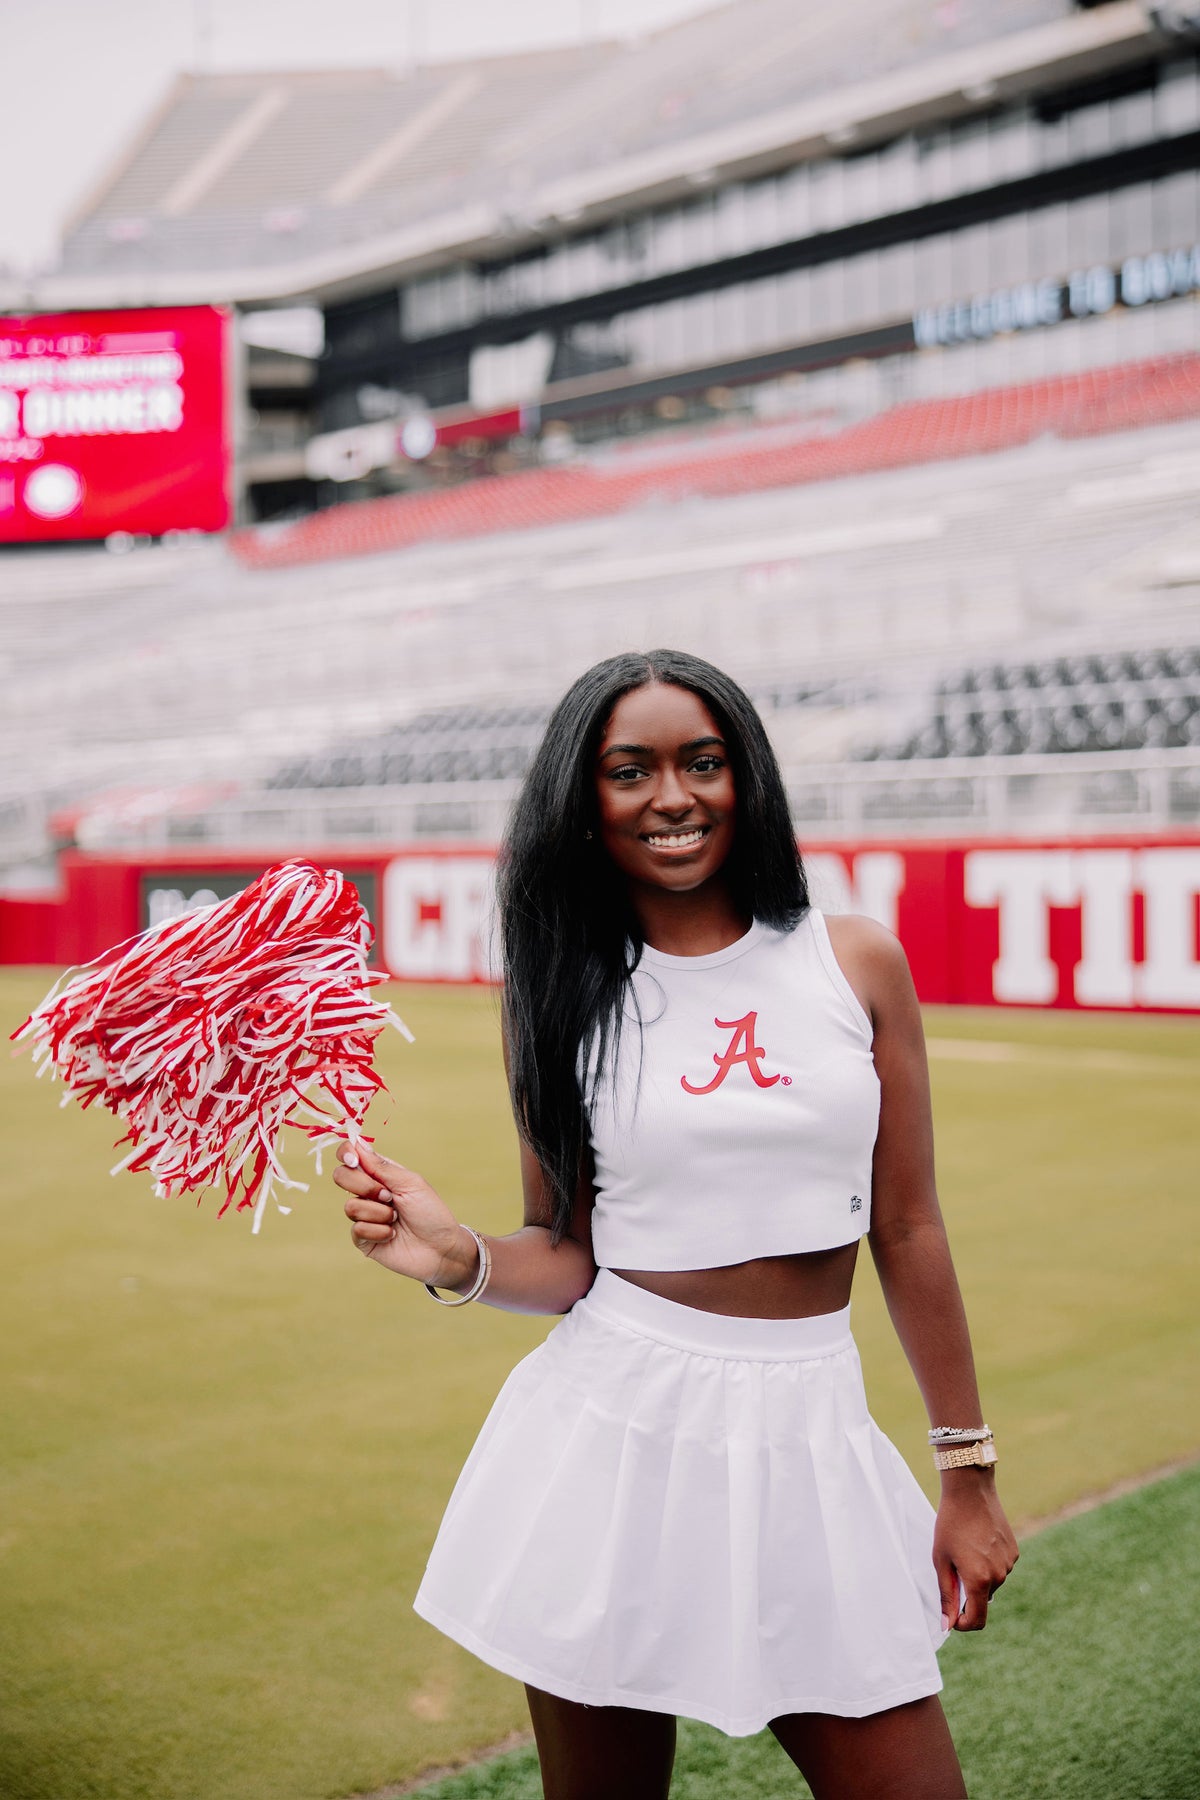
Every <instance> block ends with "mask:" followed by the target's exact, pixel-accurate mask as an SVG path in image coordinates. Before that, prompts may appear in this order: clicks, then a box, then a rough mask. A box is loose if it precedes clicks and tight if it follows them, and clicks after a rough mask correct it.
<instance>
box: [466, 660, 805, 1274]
mask: <svg viewBox="0 0 1200 1800" xmlns="http://www.w3.org/2000/svg"><path fill="white" fill-rule="evenodd" d="M654 682H663V683H668V684H670V685H671V686H674V687H681V688H687V689H688V690H689V691H690V692H691V693H693V694H695V695H696V696H697V698H698V699H700V700H702V701H703V703H704V705H705V706H706V707H707V708H708V710H709V712H710V713H711V714H712V716H713V718H714V719H715V720H716V721H717V723H718V725H719V726H720V728H721V733H722V736H723V737H724V739H725V744H726V750H727V753H728V756H729V763H730V768H731V771H732V774H733V780H734V794H735V798H736V808H737V810H736V816H735V829H734V840H733V847H732V849H731V851H730V854H729V860H728V862H727V863H726V865H725V875H726V878H727V880H728V882H729V884H730V891H731V894H732V896H733V898H734V900H735V902H736V903H737V905H738V907H739V909H740V910H741V911H742V912H744V913H745V914H746V915H748V916H749V917H750V918H753V919H758V920H761V921H762V922H763V923H764V924H766V925H773V926H776V927H778V928H780V929H784V930H788V929H790V928H791V927H792V926H794V925H795V924H796V923H797V921H798V920H799V919H800V918H801V917H802V915H803V914H804V912H805V910H806V909H807V907H808V887H807V883H806V881H805V876H804V868H803V864H802V862H801V860H800V852H799V850H798V848H797V846H796V839H795V834H794V832H793V830H792V822H791V818H790V816H789V813H788V804H787V795H786V793H785V791H784V786H783V778H782V776H781V775H780V772H779V765H778V763H777V762H776V760H775V753H774V751H773V750H772V748H771V745H770V742H769V741H768V738H767V734H766V732H765V730H764V729H763V723H762V720H761V719H760V718H759V716H758V713H757V712H756V711H755V708H754V704H753V702H752V701H751V699H750V697H749V695H748V694H746V693H745V692H744V691H743V690H742V689H741V688H740V687H739V686H738V684H737V682H736V681H733V680H731V678H730V677H729V676H728V675H725V674H723V673H722V671H721V670H720V669H715V668H714V667H713V665H712V664H711V663H707V662H703V661H702V660H701V659H700V658H699V657H698V656H689V655H687V654H686V652H684V651H681V650H650V651H648V652H646V653H645V654H642V653H638V654H628V655H624V656H610V657H608V658H607V659H606V660H605V661H604V662H599V663H596V664H595V665H594V666H593V667H592V668H590V669H588V670H587V672H586V673H585V674H583V675H581V676H580V677H579V679H578V681H576V682H575V683H574V684H573V685H572V686H571V687H570V688H568V690H567V692H566V693H565V694H564V695H563V697H562V699H561V700H560V701H559V703H558V705H557V706H556V707H555V709H554V712H553V713H552V714H551V717H550V722H549V724H548V725H547V727H546V734H545V736H544V737H543V739H542V742H541V744H540V746H539V748H538V751H537V754H536V755H535V757H534V759H533V763H532V765H531V767H530V769H529V773H528V774H527V775H526V777H525V783H524V786H523V787H522V789H521V793H520V796H519V798H518V800H517V803H516V806H515V807H514V809H513V813H512V817H511V819H510V821H509V826H508V830H507V832H506V834H505V840H504V846H503V849H502V851H501V857H500V868H499V879H498V896H499V903H500V931H501V945H502V952H503V965H504V1020H505V1032H506V1039H507V1047H508V1071H509V1086H510V1089H511V1092H512V1100H513V1110H514V1112H515V1114H516V1118H517V1125H518V1128H519V1130H520V1131H521V1134H522V1136H523V1137H524V1138H525V1140H526V1141H527V1143H528V1144H529V1145H530V1147H531V1149H532V1150H533V1152H534V1154H535V1155H536V1157H537V1159H538V1162H539V1163H540V1164H541V1167H542V1171H543V1173H544V1176H545V1180H546V1185H547V1188H548V1190H549V1196H550V1200H551V1205H552V1217H551V1229H552V1233H553V1236H554V1239H555V1241H556V1242H557V1241H558V1239H560V1238H561V1237H562V1235H563V1233H564V1232H565V1231H566V1229H567V1226H568V1225H569V1223H570V1219H571V1210H572V1206H573V1204H574V1200H575V1195H576V1192H577V1189H578V1185H579V1180H580V1175H581V1172H582V1170H583V1167H584V1152H585V1150H586V1147H587V1130H586V1122H585V1118H584V1101H585V1095H584V1093H583V1091H582V1087H581V1082H580V1076H579V1074H578V1066H579V1062H580V1055H579V1052H580V1048H581V1046H586V1047H587V1049H588V1052H589V1061H590V1062H591V1064H592V1066H593V1067H594V1068H595V1069H596V1071H597V1072H599V1071H600V1070H602V1069H603V1068H604V1067H605V1066H606V1064H607V1061H608V1058H609V1055H610V1053H615V1050H616V1044H617V1040H618V1037H619V1034H620V1029H621V1015H622V1008H623V1003H624V1000H625V994H626V989H627V986H628V982H629V976H630V973H631V971H632V968H633V966H634V964H635V963H636V960H637V957H638V954H639V953H640V951H641V947H642V934H641V928H640V926H639V924H638V920H637V916H636V914H635V913H634V910H633V907H632V905H631V903H630V900H629V895H628V892H627V889H626V886H625V881H624V877H623V876H622V875H621V874H620V873H619V872H618V870H617V869H616V868H615V867H614V866H613V864H612V862H611V861H610V859H609V857H608V855H607V853H606V852H605V850H604V849H603V847H602V845H601V843H600V841H599V832H598V830H597V829H596V827H597V823H598V808H597V801H596V775H595V764H596V755H597V751H598V750H599V747H600V740H601V738H602V736H603V733H604V728H605V726H606V725H607V723H608V720H609V718H610V717H611V716H612V711H613V708H614V707H615V706H616V704H617V702H618V700H620V699H621V697H622V696H623V695H624V694H628V693H631V692H632V691H633V690H634V689H635V688H641V687H646V686H648V685H650V684H651V683H654ZM589 833H590V834H592V835H590V836H589Z"/></svg>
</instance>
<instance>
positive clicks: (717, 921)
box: [630, 883, 753, 956]
mask: <svg viewBox="0 0 1200 1800" xmlns="http://www.w3.org/2000/svg"><path fill="white" fill-rule="evenodd" d="M630 899H631V900H632V902H633V910H634V912H635V913H636V914H637V918H638V923H639V924H640V926H641V928H642V937H643V939H644V940H645V942H646V943H647V944H649V945H650V946H651V948H652V949H654V950H661V951H662V952H663V954H664V955H665V956H709V955H711V954H712V952H713V951H714V950H725V949H727V948H728V947H729V945H730V944H736V943H737V940H738V939H739V938H740V937H744V936H745V935H746V933H747V931H749V929H750V926H751V924H752V922H753V921H752V920H751V918H750V915H749V914H748V913H746V912H743V911H742V909H741V908H740V907H739V906H737V905H736V904H735V902H734V900H733V897H732V896H731V895H730V893H729V891H728V889H727V888H726V887H725V886H724V885H723V884H722V885H720V886H718V885H716V884H715V883H714V884H713V885H712V886H711V887H708V886H706V887H703V888H698V889H696V890H695V891H694V892H692V893H687V894H672V893H664V891H663V890H662V889H661V888H643V887H634V888H633V890H632V892H631V894H630Z"/></svg>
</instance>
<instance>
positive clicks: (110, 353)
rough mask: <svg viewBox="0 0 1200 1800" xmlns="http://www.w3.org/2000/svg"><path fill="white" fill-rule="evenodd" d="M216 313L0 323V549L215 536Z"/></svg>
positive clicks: (222, 480)
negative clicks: (130, 537) (119, 537)
mask: <svg viewBox="0 0 1200 1800" xmlns="http://www.w3.org/2000/svg"><path fill="white" fill-rule="evenodd" d="M229 323H230V322H229V316H228V314H227V313H225V312H223V311H222V310H220V309H219V308H217V307H212V306H186V307H171V308H166V307H155V308H153V309H150V308H146V309H140V310H138V311H128V312H80V313H53V314H48V313H43V314H40V315H30V316H27V317H23V318H0V543H32V542H38V541H42V540H48V539H70V538H105V537H108V536H110V535H111V534H112V533H113V532H121V531H129V532H148V533H151V534H153V535H158V534H160V533H162V532H164V531H186V530H198V531H220V530H221V529H222V527H224V526H225V525H226V524H227V523H228V520H229V494H228V489H229V468H230V441H229V440H230V428H229V407H228V393H227V358H228V343H229Z"/></svg>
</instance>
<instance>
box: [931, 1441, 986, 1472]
mask: <svg viewBox="0 0 1200 1800" xmlns="http://www.w3.org/2000/svg"><path fill="white" fill-rule="evenodd" d="M995 1461H996V1446H995V1444H991V1443H986V1442H980V1443H975V1444H955V1446H954V1448H953V1449H952V1450H935V1451H934V1453H933V1466H934V1468H935V1469H969V1468H972V1467H974V1468H980V1469H986V1468H987V1466H988V1464H989V1463H994V1462H995Z"/></svg>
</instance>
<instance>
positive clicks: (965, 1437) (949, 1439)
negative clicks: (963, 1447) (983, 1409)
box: [929, 1425, 992, 1449]
mask: <svg viewBox="0 0 1200 1800" xmlns="http://www.w3.org/2000/svg"><path fill="white" fill-rule="evenodd" d="M991 1438H992V1428H991V1426H990V1425H935V1426H933V1427H932V1429H931V1430H930V1433H929V1442H930V1443H931V1444H932V1445H933V1447H934V1449H937V1448H938V1446H939V1445H941V1444H987V1443H990V1442H991Z"/></svg>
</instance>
